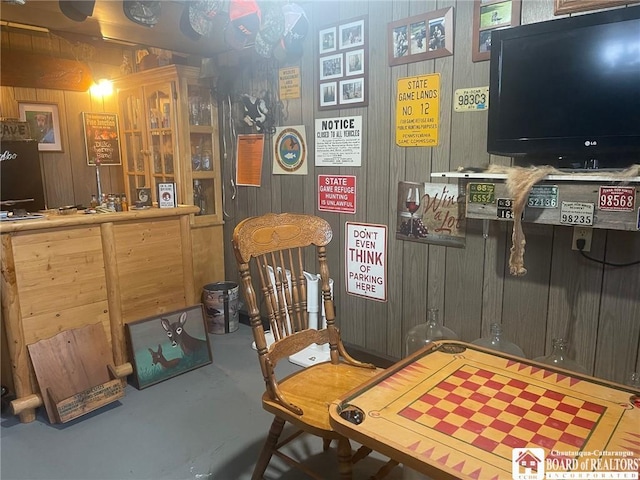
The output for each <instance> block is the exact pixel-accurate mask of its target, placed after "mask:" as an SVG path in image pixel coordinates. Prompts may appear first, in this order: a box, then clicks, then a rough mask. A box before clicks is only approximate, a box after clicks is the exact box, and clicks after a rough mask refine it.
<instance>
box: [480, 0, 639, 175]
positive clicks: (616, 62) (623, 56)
mask: <svg viewBox="0 0 640 480" xmlns="http://www.w3.org/2000/svg"><path fill="white" fill-rule="evenodd" d="M489 98H490V101H489V120H488V122H489V123H488V135H487V151H488V152H489V153H492V154H496V155H504V156H511V157H515V161H516V163H517V164H521V165H522V164H533V165H536V164H549V165H553V166H556V167H561V168H594V167H595V168H597V167H600V168H623V167H625V166H628V165H631V164H633V163H640V6H637V7H627V8H620V9H615V10H607V11H603V12H598V13H592V14H586V15H578V16H574V17H567V18H562V19H556V20H551V21H548V22H541V23H534V24H529V25H523V26H519V27H514V28H507V29H502V30H495V31H493V32H492V36H491V62H490V83H489Z"/></svg>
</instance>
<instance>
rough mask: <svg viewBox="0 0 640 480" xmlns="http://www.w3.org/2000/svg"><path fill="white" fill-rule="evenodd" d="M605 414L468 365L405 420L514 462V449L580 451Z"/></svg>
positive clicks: (413, 405)
mask: <svg viewBox="0 0 640 480" xmlns="http://www.w3.org/2000/svg"><path fill="white" fill-rule="evenodd" d="M454 391H455V393H453V392H454ZM605 410H606V407H604V406H603V405H598V404H595V403H592V402H589V401H585V400H582V399H580V398H577V397H572V396H570V395H566V394H564V393H560V392H557V391H553V390H549V389H546V388H543V387H540V386H536V385H531V384H527V383H525V382H523V381H521V380H518V379H514V378H509V377H507V376H504V375H501V374H498V373H494V372H490V371H488V370H484V369H482V368H478V367H475V366H471V365H463V366H461V368H459V369H458V370H456V371H455V372H453V374H452V375H450V376H449V377H447V378H446V379H445V380H443V381H441V382H440V383H438V384H437V385H435V386H434V387H433V388H431V389H430V390H429V391H427V392H426V393H425V394H424V395H422V396H421V397H420V398H418V399H417V400H415V401H414V402H412V403H411V404H410V405H407V406H406V407H405V408H403V409H401V410H400V412H399V415H400V416H402V417H404V418H407V419H409V420H412V421H414V422H418V423H420V424H421V425H424V426H426V427H428V428H432V429H434V430H436V431H438V432H441V433H444V434H446V435H450V436H452V437H454V438H456V439H458V440H460V441H462V442H465V443H468V444H469V445H473V446H475V447H477V448H480V449H482V450H484V451H487V452H491V453H494V454H497V455H500V456H502V457H504V458H507V459H510V458H511V452H512V449H513V448H525V447H529V448H530V447H536V446H537V447H542V448H544V449H545V450H547V451H551V450H558V451H578V450H580V449H581V448H582V447H583V446H584V444H585V443H586V441H587V439H588V437H589V434H590V433H591V431H592V430H593V429H594V428H595V426H596V425H597V423H598V421H599V419H600V417H601V416H602V415H603V414H604V412H605Z"/></svg>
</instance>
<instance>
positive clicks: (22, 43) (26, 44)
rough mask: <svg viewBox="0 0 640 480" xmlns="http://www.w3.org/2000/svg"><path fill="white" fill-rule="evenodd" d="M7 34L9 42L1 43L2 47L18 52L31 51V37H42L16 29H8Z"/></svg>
mask: <svg viewBox="0 0 640 480" xmlns="http://www.w3.org/2000/svg"><path fill="white" fill-rule="evenodd" d="M8 32H9V42H8V43H4V42H3V43H2V45H3V46H6V47H10V48H11V49H14V48H15V49H20V50H33V37H34V36H36V35H43V34H39V33H34V34H29V33H27V32H26V31H24V30H20V29H16V28H12V29H9V30H8ZM36 43H37V42H36Z"/></svg>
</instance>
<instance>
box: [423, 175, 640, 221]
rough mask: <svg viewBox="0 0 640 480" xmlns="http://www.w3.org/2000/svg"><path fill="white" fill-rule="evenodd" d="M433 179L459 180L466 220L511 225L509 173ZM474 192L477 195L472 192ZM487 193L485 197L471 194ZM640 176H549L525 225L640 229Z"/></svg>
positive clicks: (530, 202)
mask: <svg viewBox="0 0 640 480" xmlns="http://www.w3.org/2000/svg"><path fill="white" fill-rule="evenodd" d="M431 178H450V179H456V180H458V183H459V185H460V191H462V192H464V195H465V210H466V217H467V218H470V219H481V220H500V221H512V220H513V216H512V215H509V212H510V204H509V200H511V199H512V198H511V195H510V193H509V191H508V189H507V186H506V181H507V178H508V174H507V173H483V172H434V173H432V174H431ZM472 189H473V190H472ZM479 190H482V192H483V195H472V193H476V192H477V191H479ZM639 199H640V176H632V177H623V176H621V175H617V174H616V173H615V172H594V173H585V172H579V173H573V172H572V173H566V174H564V173H561V174H551V175H547V176H545V177H544V178H543V179H542V180H540V181H539V182H538V183H536V184H535V185H534V187H533V188H532V190H531V191H530V192H529V195H528V198H527V206H525V208H524V212H523V217H522V221H523V222H529V223H538V224H547V225H561V226H570V227H571V226H587V227H593V228H602V229H611V230H628V231H638V230H640V205H639V203H640V200H639Z"/></svg>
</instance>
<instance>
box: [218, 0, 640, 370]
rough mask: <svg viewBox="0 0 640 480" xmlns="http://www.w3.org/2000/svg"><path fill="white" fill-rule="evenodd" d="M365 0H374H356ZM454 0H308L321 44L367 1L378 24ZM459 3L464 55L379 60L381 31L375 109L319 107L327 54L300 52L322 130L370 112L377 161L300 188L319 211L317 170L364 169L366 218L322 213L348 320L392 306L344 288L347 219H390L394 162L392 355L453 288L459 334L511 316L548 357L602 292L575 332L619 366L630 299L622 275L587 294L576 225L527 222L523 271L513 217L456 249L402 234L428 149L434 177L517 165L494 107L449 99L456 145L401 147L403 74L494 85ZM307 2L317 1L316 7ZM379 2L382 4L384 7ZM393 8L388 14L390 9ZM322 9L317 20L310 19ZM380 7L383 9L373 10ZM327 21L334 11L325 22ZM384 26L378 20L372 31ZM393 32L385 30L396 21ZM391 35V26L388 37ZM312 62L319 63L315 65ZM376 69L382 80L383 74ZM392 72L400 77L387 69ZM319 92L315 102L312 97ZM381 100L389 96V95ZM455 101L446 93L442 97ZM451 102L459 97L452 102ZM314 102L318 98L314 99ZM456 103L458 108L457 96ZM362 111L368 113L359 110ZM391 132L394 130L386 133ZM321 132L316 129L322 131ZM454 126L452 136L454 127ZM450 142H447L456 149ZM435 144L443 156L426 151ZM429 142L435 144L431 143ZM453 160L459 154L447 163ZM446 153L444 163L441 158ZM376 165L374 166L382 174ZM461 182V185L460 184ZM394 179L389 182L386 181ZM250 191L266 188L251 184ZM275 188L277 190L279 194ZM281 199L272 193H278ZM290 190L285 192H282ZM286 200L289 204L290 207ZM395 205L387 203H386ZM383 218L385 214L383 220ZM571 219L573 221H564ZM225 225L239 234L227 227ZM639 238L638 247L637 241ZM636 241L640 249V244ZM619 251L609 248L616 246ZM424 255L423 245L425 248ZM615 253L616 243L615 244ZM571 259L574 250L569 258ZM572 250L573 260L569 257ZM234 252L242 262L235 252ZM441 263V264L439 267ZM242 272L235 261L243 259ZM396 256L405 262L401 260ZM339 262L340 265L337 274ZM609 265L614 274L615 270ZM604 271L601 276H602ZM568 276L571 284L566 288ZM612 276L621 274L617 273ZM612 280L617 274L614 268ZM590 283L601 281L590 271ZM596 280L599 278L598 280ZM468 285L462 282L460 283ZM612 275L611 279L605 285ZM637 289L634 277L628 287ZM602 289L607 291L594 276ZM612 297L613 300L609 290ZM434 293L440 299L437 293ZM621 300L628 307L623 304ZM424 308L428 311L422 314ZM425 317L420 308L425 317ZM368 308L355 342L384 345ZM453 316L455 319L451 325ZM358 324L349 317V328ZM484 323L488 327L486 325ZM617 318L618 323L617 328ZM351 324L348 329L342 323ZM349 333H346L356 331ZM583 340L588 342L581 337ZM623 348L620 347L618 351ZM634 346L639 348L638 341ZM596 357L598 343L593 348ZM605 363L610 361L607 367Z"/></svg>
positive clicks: (311, 114)
mask: <svg viewBox="0 0 640 480" xmlns="http://www.w3.org/2000/svg"><path fill="white" fill-rule="evenodd" d="M352 3H365V2H352ZM451 4H452V3H451V0H448V1H446V2H445V1H439V2H436V3H433V2H431V3H424V2H405V1H400V0H394V1H392V2H389V4H385V5H382V4H380V2H369V3H368V7H366V6H365V5H366V3H365V5H359V6H358V5H352V4H337V3H322V4H319V2H317V3H314V2H312V3H311V4H310V6H309V9H310V11H311V12H312V13H311V14H309V12H308V14H309V16H310V20H312V25H314V27H316V28H314V29H310V35H311V37H312V38H311V44H312V45H315V42H317V39H316V38H315V35H316V34H317V32H316V29H317V27H320V26H323V25H326V24H329V23H334V22H337V21H338V20H340V19H347V18H353V17H355V16H358V12H361V11H362V10H361V9H366V8H368V14H369V22H370V25H374V23H373V22H375V21H377V22H379V23H380V24H382V25H384V24H385V23H388V22H390V21H393V20H397V19H400V18H405V17H408V16H410V14H412V13H416V12H418V11H429V10H432V9H436V8H443V7H444V6H447V5H451ZM453 5H454V8H455V13H454V18H455V54H454V56H452V57H447V58H441V59H438V60H436V61H433V62H423V64H421V65H411V66H408V65H404V66H397V67H393V68H389V67H388V66H387V65H386V64H385V62H384V59H381V58H379V56H382V57H386V55H384V53H386V49H385V50H384V51H383V52H381V51H378V52H377V55H378V57H375V58H374V55H376V53H375V52H374V51H373V46H374V44H375V43H376V42H377V41H378V40H379V39H375V40H373V39H372V40H371V47H372V50H371V52H370V57H371V58H370V63H371V66H373V65H374V63H376V62H377V63H378V64H380V65H381V66H380V68H376V69H375V71H374V68H373V67H372V69H371V71H370V77H371V78H369V82H370V86H371V87H372V88H371V91H370V94H371V99H370V100H371V101H370V105H369V107H367V108H366V109H361V110H359V109H343V110H340V111H329V112H321V113H318V112H317V111H316V110H315V102H316V101H317V98H316V97H315V96H316V95H317V92H315V89H316V85H315V83H316V80H315V75H316V71H315V70H314V69H317V68H318V65H316V63H317V55H316V53H315V50H314V48H315V47H311V50H310V51H311V53H310V54H309V50H308V49H307V48H306V47H307V44H305V54H304V56H303V59H302V60H301V62H302V63H301V65H302V90H303V96H304V99H302V101H301V104H302V105H303V107H302V110H301V115H302V116H301V118H302V123H303V124H305V125H306V126H307V128H308V129H310V131H311V132H312V131H313V128H314V120H315V118H325V117H330V116H335V115H336V114H338V115H341V116H347V115H354V114H360V113H359V112H360V111H362V115H363V117H364V120H365V122H366V125H367V132H368V133H367V138H366V139H365V142H366V147H365V148H366V152H367V153H366V155H367V157H366V161H367V163H366V165H365V166H363V167H361V168H358V169H355V168H354V169H352V170H348V169H345V168H337V167H336V168H327V167H325V168H322V169H320V168H314V174H313V175H309V178H307V179H305V180H303V184H302V186H301V188H302V190H303V191H302V192H301V195H302V196H303V198H304V211H307V208H311V205H307V203H308V202H309V203H310V202H311V201H312V200H313V208H314V209H315V195H316V193H317V192H316V179H315V176H316V175H317V174H318V173H328V174H336V173H342V174H346V173H351V171H355V174H356V175H357V176H358V186H359V192H360V193H359V194H358V199H359V200H360V199H362V201H360V202H359V206H358V209H359V210H360V206H364V208H363V209H362V211H359V214H358V215H356V216H347V215H337V214H333V213H326V214H325V213H322V216H323V217H325V218H327V219H328V221H329V222H330V224H331V226H332V228H333V230H334V239H333V242H332V243H331V245H330V248H329V257H330V262H332V263H330V268H331V271H332V274H333V276H334V277H336V278H335V279H336V281H337V284H336V286H337V290H336V291H337V292H338V298H337V299H336V301H337V306H338V316H339V318H340V317H343V318H344V312H349V313H350V312H355V311H359V310H364V311H365V317H364V318H365V321H367V322H369V321H370V317H371V316H372V314H371V312H375V314H374V315H373V316H378V315H380V313H379V312H382V315H383V316H384V312H385V310H384V309H382V310H380V309H379V305H374V304H373V301H370V300H365V299H360V298H357V297H353V296H347V295H346V293H345V291H344V286H343V284H344V278H343V275H344V260H345V259H344V223H345V222H346V221H364V222H372V223H373V222H376V223H377V222H380V223H384V215H385V214H384V211H383V210H382V211H381V210H380V209H378V208H376V206H377V205H378V203H377V200H376V199H373V198H371V195H370V193H371V191H372V189H376V190H379V189H380V188H381V187H382V185H383V184H384V181H385V180H384V179H383V178H380V177H379V175H380V174H379V171H380V170H382V171H388V172H389V183H388V187H387V188H388V192H386V195H388V201H387V215H388V217H387V221H388V224H389V227H390V230H389V233H390V239H389V249H388V253H389V276H388V283H389V302H388V303H387V305H386V318H385V320H384V321H385V322H386V325H385V328H386V332H387V339H386V340H387V345H386V347H385V348H386V349H387V354H388V355H390V356H395V357H400V356H401V355H402V347H403V345H402V343H403V341H402V340H403V339H404V335H405V334H406V332H407V330H408V329H409V328H410V327H411V326H413V322H416V323H417V322H418V321H420V322H422V321H424V318H423V317H424V312H425V310H426V305H427V298H425V297H426V296H425V292H426V295H428V296H429V297H428V298H429V301H428V303H429V304H432V303H437V298H438V297H439V296H441V295H443V294H444V297H445V299H444V300H443V302H444V303H443V315H442V316H443V319H444V321H445V323H446V324H448V326H451V328H453V329H454V330H460V331H459V333H460V334H461V336H462V337H463V339H465V340H474V339H475V338H477V337H479V336H480V335H481V334H482V333H485V332H486V331H488V324H489V323H491V322H492V321H501V322H502V323H503V325H504V329H505V333H506V334H507V336H508V337H509V338H510V339H511V340H512V341H514V342H515V343H517V344H519V345H520V346H521V347H522V348H523V349H524V350H525V352H526V353H527V354H528V355H530V356H537V355H542V354H544V353H545V346H546V347H547V349H548V350H550V348H551V345H550V340H551V337H552V336H553V333H552V330H556V329H562V328H566V327H567V325H568V324H569V323H570V322H571V321H572V320H571V317H572V316H573V317H575V318H576V321H578V322H581V321H582V320H584V319H585V318H587V319H588V320H589V321H592V317H591V316H586V317H585V315H582V314H581V312H582V311H583V310H585V311H586V312H587V313H590V311H589V308H590V305H592V304H594V302H596V301H597V302H599V303H600V305H602V306H601V310H602V313H598V325H597V329H596V332H597V333H596V332H590V333H584V334H585V335H587V336H586V337H584V340H582V339H581V337H580V338H579V337H577V336H576V335H578V332H579V334H580V335H582V334H583V332H587V331H588V330H589V328H582V324H581V323H580V324H578V323H576V325H575V329H574V330H573V333H572V335H573V336H574V337H575V338H574V341H573V343H574V344H575V348H577V353H578V355H579V358H584V359H588V358H589V354H590V353H589V349H590V348H591V345H594V342H595V347H594V348H595V351H597V352H598V355H596V357H595V358H596V359H595V371H596V373H597V372H599V371H601V372H605V374H607V373H606V372H609V371H610V370H609V369H608V367H606V368H605V367H603V365H606V362H608V361H609V360H608V355H609V352H613V351H614V348H612V347H611V346H610V345H609V344H608V343H607V341H606V340H603V335H604V333H603V332H604V330H603V329H604V326H605V324H607V321H606V319H605V317H604V305H605V303H606V304H607V305H608V306H609V307H608V308H609V310H613V311H616V312H618V311H619V309H621V308H622V309H625V308H627V309H628V308H630V307H629V306H626V307H624V306H623V307H620V306H619V304H618V301H619V299H618V298H617V297H616V293H615V287H614V286H613V285H614V282H613V280H611V279H610V280H609V284H608V285H610V287H609V288H610V290H611V292H609V291H608V290H606V287H604V286H603V292H604V291H605V290H606V291H607V292H609V293H606V294H603V295H602V298H595V297H590V295H591V290H590V291H589V292H587V293H585V291H584V290H585V289H584V288H582V285H583V282H584V281H585V280H584V279H579V280H576V279H574V278H573V277H570V276H569V271H568V268H569V267H565V265H571V266H574V271H573V274H572V275H574V276H578V277H580V276H584V277H585V278H587V279H591V278H592V277H593V276H594V275H596V274H594V272H593V271H592V268H593V267H590V266H588V264H585V263H583V262H582V261H581V260H577V259H576V257H575V252H572V251H570V250H569V249H568V248H567V247H566V246H564V243H565V242H566V240H567V238H566V236H567V235H568V232H567V231H562V230H558V229H554V228H553V227H550V226H542V225H538V226H536V225H532V224H525V234H526V236H527V249H526V253H525V262H526V264H527V266H528V267H529V273H528V274H527V276H525V277H522V278H515V277H511V276H510V275H509V273H508V272H507V271H506V264H507V260H508V256H509V248H510V246H511V224H510V223H508V222H497V221H496V222H490V224H489V230H488V233H489V235H488V238H487V239H485V238H483V236H482V232H483V224H482V222H481V221H475V220H474V221H470V222H469V225H470V226H469V230H468V244H467V247H466V248H465V249H455V248H448V247H440V246H426V247H425V246H424V245H415V244H414V245H411V244H410V243H411V242H403V241H396V240H395V238H392V237H394V228H395V218H396V215H397V212H396V209H397V207H396V205H395V204H396V202H397V199H396V196H397V184H398V181H403V180H414V179H415V178H414V177H415V174H416V172H418V166H419V165H421V163H420V160H422V161H423V162H422V163H424V158H425V156H430V157H431V161H430V167H431V168H430V170H429V165H427V166H426V167H425V168H424V169H423V170H422V172H423V173H424V178H423V179H422V180H423V181H430V178H428V174H429V173H430V172H431V171H434V170H435V169H443V170H453V169H455V168H457V167H458V166H467V165H471V166H482V165H485V164H486V163H488V162H489V161H491V162H493V163H499V164H505V165H508V164H510V163H511V159H510V158H506V157H498V156H490V155H488V154H487V152H486V133H487V125H486V122H487V114H486V112H469V113H454V112H452V111H448V112H445V110H444V108H445V107H444V106H443V112H442V114H443V119H442V120H443V123H446V120H445V118H444V115H446V114H449V115H450V122H449V123H450V132H449V133H448V134H446V135H448V136H449V138H447V140H446V141H447V142H448V143H449V145H447V146H444V145H441V146H439V147H436V148H435V149H425V148H422V149H407V148H399V147H397V146H396V145H395V131H394V128H395V119H394V110H395V95H396V93H397V92H396V91H395V90H396V88H397V87H396V83H397V79H398V78H403V77H406V76H409V75H410V74H413V73H414V72H417V73H422V72H426V71H440V72H441V74H442V79H443V86H442V96H443V98H444V97H445V96H447V95H449V96H450V95H451V94H452V93H453V91H455V90H456V89H459V88H470V87H478V86H485V85H488V84H489V62H478V63H475V64H474V63H473V62H471V43H472V42H471V40H472V39H471V35H472V30H473V29H472V17H473V4H472V2H465V1H458V2H455V3H453ZM305 9H307V7H305ZM552 10H553V0H544V1H542V2H528V1H527V2H524V5H523V23H531V22H534V21H543V20H546V19H550V18H553V15H552ZM374 12H375V13H374ZM385 16H386V17H387V18H384V17H385ZM311 17H312V18H311ZM373 17H375V19H374V18H373ZM325 20H326V21H325ZM372 28H373V27H371V28H370V30H372ZM385 32H386V29H385ZM381 36H384V37H386V35H381ZM449 63H450V64H451V69H452V70H451V82H450V83H449V82H448V81H446V80H444V79H445V77H446V75H447V74H446V73H445V72H446V70H447V68H448V65H449ZM308 65H310V66H308ZM374 75H375V78H373V76H374ZM385 75H389V77H388V79H385ZM385 81H387V82H388V87H386V88H387V90H386V91H382V90H380V88H384V87H378V85H380V86H382V85H384V82H385ZM311 102H313V103H311ZM382 102H384V103H385V105H382ZM443 103H445V102H443ZM448 103H449V104H450V103H451V99H449V100H448ZM304 105H311V106H310V107H305V106H304ZM385 108H388V109H389V114H387V118H384V116H385V114H384V113H382V112H384V111H385ZM446 108H451V106H450V105H449V106H448V107H446ZM354 112H358V113H354ZM284 123H285V124H287V125H293V124H294V122H293V121H291V122H289V121H288V120H287V121H285V122H284ZM444 128H446V127H445V126H444V125H441V133H443V134H444ZM373 131H375V133H376V134H377V135H378V136H379V135H380V134H381V132H382V133H385V134H387V135H388V139H387V141H388V155H386V156H385V155H381V152H382V151H384V147H379V145H383V144H384V141H383V140H381V139H379V138H376V139H375V140H374V139H373V138H372V133H371V132H373ZM387 132H388V133H387ZM310 135H313V133H311V134H310ZM446 135H445V136H446ZM313 146H314V142H313V139H311V140H310V142H309V148H310V151H313ZM447 148H448V151H447ZM428 150H433V154H431V153H430V152H427V151H428ZM426 152H427V153H426ZM445 162H448V163H445ZM441 163H443V164H444V166H442V167H441V166H440V165H441ZM374 170H375V172H374ZM362 182H364V185H365V187H364V188H365V189H366V192H367V193H369V195H366V196H364V197H363V196H362V192H363V190H362V189H360V186H361V185H363V183H362ZM451 185H456V183H455V182H452V183H451ZM383 188H384V187H383ZM244 190H256V189H247V188H245V189H244ZM274 195H275V194H274ZM257 198H258V196H257V195H253V197H252V199H251V201H249V197H248V195H247V194H246V193H243V194H241V195H240V196H239V200H238V201H236V202H235V205H237V206H238V211H240V212H241V213H240V214H239V215H236V216H235V218H228V219H227V225H226V226H225V238H229V239H230V233H227V231H228V232H231V231H232V230H233V225H234V224H235V223H237V221H239V220H240V219H241V217H242V218H243V217H244V216H246V215H255V214H258V213H262V212H261V211H260V209H262V208H264V205H262V204H260V205H258V204H259V203H260V202H258V201H257ZM269 198H271V197H269ZM276 198H279V199H282V198H283V197H282V195H279V194H278V196H277V197H276ZM268 205H269V207H271V208H273V209H274V211H277V210H275V208H279V206H278V207H276V205H275V203H270V204H268ZM282 208H284V204H283V205H282ZM383 209H384V207H383ZM379 219H382V220H379ZM559 228H560V229H562V227H559ZM226 235H229V236H228V237H227V236H226ZM601 241H602V238H601V237H599V234H598V233H597V232H596V234H595V235H594V249H596V248H599V247H598V242H601ZM420 248H422V250H427V251H429V250H430V251H429V252H428V254H424V255H425V257H424V258H428V260H427V262H428V263H427V264H426V265H423V267H424V271H423V272H418V271H417V270H416V265H414V263H415V262H416V261H415V258H416V255H415V253H416V252H417V251H419V250H420ZM629 248H630V247H629ZM439 250H446V254H445V263H444V265H443V268H442V273H440V272H438V271H437V267H436V266H440V265H441V264H440V263H439V262H440V260H438V255H439V252H438V251H439ZM636 250H637V249H636ZM609 251H610V250H609V249H607V252H609ZM421 254H422V253H421ZM608 254H609V255H610V253H608ZM560 257H563V258H561V259H560ZM564 257H567V258H564ZM227 258H231V260H232V259H233V257H232V254H231V252H230V251H228V254H227ZM232 261H233V260H232ZM434 262H435V266H434ZM232 264H233V268H234V271H235V262H233V263H232ZM396 265H397V267H396ZM336 272H339V273H338V274H336ZM609 273H610V272H607V274H609ZM443 275H444V277H445V278H444V287H443V289H442V290H441V291H438V290H437V289H438V288H440V286H439V285H437V284H436V278H439V277H441V276H443ZM596 276H597V275H596ZM565 277H566V278H567V280H566V281H568V282H569V283H568V286H564V284H563V282H565ZM606 278H607V279H609V278H610V277H606ZM611 278H612V277H611ZM589 281H591V280H589ZM594 282H595V281H594ZM417 284H421V290H415V289H416V285H417ZM460 285H462V287H461V286H460ZM603 285H604V284H603ZM638 285H639V282H638V280H637V279H636V278H635V277H634V278H630V279H628V288H630V289H635V291H638V290H639V289H640V287H639V286H638ZM625 287H627V285H625ZM592 290H593V291H595V290H597V286H596V284H595V283H594V284H593V286H592ZM441 292H443V293H441ZM605 296H606V298H605ZM432 298H433V300H432ZM572 302H573V303H574V304H575V305H577V307H576V308H577V310H576V311H573V310H572V305H571V303H572ZM624 304H625V302H624V299H622V305H624ZM634 308H635V309H637V304H636V303H632V304H631V309H632V313H631V315H632V316H633V315H634V314H635V313H636V312H635V310H634ZM417 312H420V313H417ZM418 317H421V318H418ZM360 318H362V317H358V319H357V320H356V321H355V322H354V323H352V325H353V326H355V325H358V327H359V328H362V329H364V332H365V333H364V337H361V336H358V335H359V333H357V332H352V331H348V332H347V333H348V338H349V340H348V342H349V343H351V344H354V345H356V346H358V347H361V348H371V349H378V348H379V347H378V342H380V341H381V339H380V337H379V335H381V333H382V332H381V330H380V329H379V325H380V324H378V323H376V324H375V325H376V326H375V327H374V326H373V325H367V324H363V323H358V322H359V321H360V320H359V319H360ZM449 322H454V323H449ZM352 325H347V326H346V328H347V330H348V329H350V328H351V326H352ZM482 327H485V329H486V330H485V331H484V332H483V328H482ZM611 328H613V327H611ZM343 331H344V329H343ZM345 338H346V337H345ZM578 343H580V344H582V345H578ZM639 349H640V347H639V346H637V345H636V346H635V348H629V349H628V350H630V351H628V352H626V353H620V352H619V351H618V352H616V353H618V354H619V355H620V356H622V357H624V359H625V362H628V363H629V365H630V366H631V365H634V366H635V368H639V367H638V364H639V360H638V356H639V355H638V351H639ZM618 350H620V349H618ZM631 350H633V351H631ZM591 355H593V353H591ZM599 369H600V370H599Z"/></svg>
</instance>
